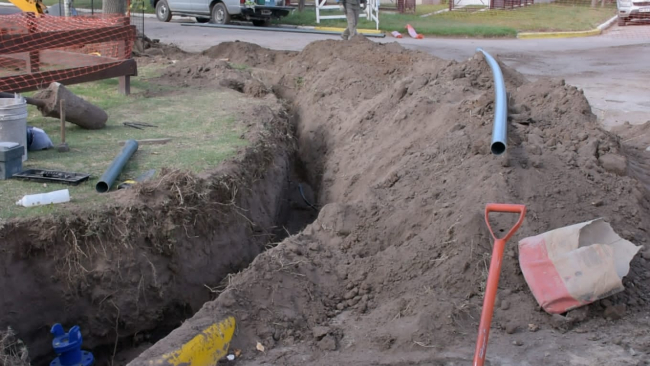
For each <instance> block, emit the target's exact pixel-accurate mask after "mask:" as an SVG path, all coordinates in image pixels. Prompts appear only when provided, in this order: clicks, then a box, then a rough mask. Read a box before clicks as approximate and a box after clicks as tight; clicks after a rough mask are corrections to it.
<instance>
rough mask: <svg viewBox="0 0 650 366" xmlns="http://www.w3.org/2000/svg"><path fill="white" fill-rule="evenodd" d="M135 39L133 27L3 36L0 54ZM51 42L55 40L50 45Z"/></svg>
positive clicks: (0, 40) (0, 41) (0, 43)
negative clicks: (127, 36)
mask: <svg viewBox="0 0 650 366" xmlns="http://www.w3.org/2000/svg"><path fill="white" fill-rule="evenodd" d="M127 33H128V34H131V38H133V37H135V25H121V26H111V27H103V28H89V29H75V30H69V31H55V32H39V33H33V34H21V35H15V36H14V35H5V36H3V37H2V38H1V39H0V54H5V53H18V52H32V51H41V50H44V49H47V48H63V47H72V46H83V45H85V44H88V43H101V42H108V41H119V40H123V39H124V40H125V38H126V37H124V36H123V34H127ZM52 40H56V42H55V43H52ZM46 45H47V46H46Z"/></svg>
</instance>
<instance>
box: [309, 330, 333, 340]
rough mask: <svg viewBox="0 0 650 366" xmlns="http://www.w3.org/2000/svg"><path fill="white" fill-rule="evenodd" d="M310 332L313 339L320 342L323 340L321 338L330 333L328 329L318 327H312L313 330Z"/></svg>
mask: <svg viewBox="0 0 650 366" xmlns="http://www.w3.org/2000/svg"><path fill="white" fill-rule="evenodd" d="M311 332H312V334H313V335H314V338H316V340H319V341H320V340H321V339H323V337H325V336H326V335H327V334H328V333H329V332H330V328H328V327H323V326H318V327H314V329H312V330H311Z"/></svg>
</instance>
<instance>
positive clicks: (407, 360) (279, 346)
mask: <svg viewBox="0 0 650 366" xmlns="http://www.w3.org/2000/svg"><path fill="white" fill-rule="evenodd" d="M224 58H227V59H229V62H236V63H244V64H247V65H248V66H250V67H251V68H253V69H265V70H266V72H263V73H259V74H258V75H257V76H258V77H259V81H260V82H262V83H263V84H264V85H265V87H266V88H267V89H269V90H272V91H273V92H274V93H275V94H276V95H278V96H280V97H282V98H284V99H285V100H287V101H288V102H289V103H290V104H291V106H292V114H293V118H294V120H295V122H296V127H297V137H298V150H299V155H300V157H301V159H302V160H303V161H304V163H305V167H306V170H307V176H308V177H309V180H310V182H311V183H312V186H314V187H315V189H316V192H317V197H318V198H319V200H318V205H319V206H320V207H322V209H321V211H320V214H319V216H318V219H317V220H316V221H315V222H314V223H313V224H311V225H309V226H308V227H307V228H306V229H305V230H304V231H302V232H301V233H299V234H297V235H293V236H291V237H289V238H287V239H285V240H284V241H283V242H282V243H280V244H279V245H278V246H276V247H274V248H273V249H271V250H268V251H266V252H264V253H262V254H261V255H259V256H258V257H257V258H256V259H255V261H254V262H253V263H252V264H251V266H250V267H249V268H247V269H246V270H245V271H243V272H241V273H240V274H238V275H236V276H234V277H232V278H231V281H230V285H229V286H228V287H227V289H226V290H225V291H224V292H223V293H222V294H221V295H220V296H219V297H218V298H217V299H216V300H215V301H212V302H209V303H207V304H205V305H204V306H203V308H202V309H201V310H200V311H199V312H198V313H197V314H196V315H195V316H194V317H193V318H192V319H190V320H188V321H186V322H185V323H183V325H182V326H181V327H179V328H178V329H176V330H175V331H174V332H172V333H171V334H170V335H169V336H168V337H166V338H165V339H163V340H161V341H160V342H158V343H156V344H155V345H154V346H153V347H152V348H150V349H149V350H148V351H146V352H144V353H143V354H142V355H141V356H140V357H139V358H137V359H136V360H134V361H133V362H132V363H131V365H144V364H146V362H147V360H151V359H152V357H155V356H158V355H161V354H163V353H166V352H169V351H170V350H171V349H175V348H176V347H177V346H178V345H180V344H182V343H183V342H186V341H187V340H189V339H190V338H192V337H193V336H194V335H196V334H197V332H199V331H200V329H202V328H203V327H205V326H207V325H208V324H211V323H212V322H214V321H215V320H216V319H220V318H222V317H223V316H226V315H233V316H235V318H236V319H237V322H238V323H237V324H238V332H237V333H236V335H235V337H234V339H233V341H232V344H231V346H232V347H234V348H237V349H241V350H244V352H243V354H242V357H241V358H240V360H239V362H240V363H242V362H243V364H261V363H270V364H310V365H326V364H327V365H329V364H355V365H371V364H372V365H376V364H383V365H406V364H435V365H458V364H468V360H470V359H471V355H472V354H473V349H474V342H475V339H476V338H475V337H476V331H477V327H478V321H479V317H480V309H481V305H482V293H483V291H484V288H485V281H486V278H487V267H488V265H489V259H490V254H491V240H490V235H489V232H488V231H487V227H486V225H485V222H484V219H483V210H484V208H485V205H486V204H487V203H492V202H498V203H520V204H525V205H526V206H527V208H528V214H527V217H526V220H525V222H524V224H523V226H522V227H521V229H520V230H519V231H518V232H517V234H516V236H515V237H514V238H513V240H511V242H510V243H509V244H508V246H507V253H506V257H505V260H504V264H503V269H502V273H501V282H500V289H499V293H498V300H497V306H496V308H495V314H494V320H493V323H492V333H491V338H490V346H489V349H488V359H489V360H491V362H492V364H493V365H494V364H503V365H524V364H540V363H539V362H543V363H544V364H549V365H554V364H561V363H562V364H567V365H569V364H576V365H577V364H581V365H582V364H594V365H595V364H609V365H614V364H616V365H636V364H644V363H643V362H645V361H644V360H642V357H639V355H641V354H648V353H649V352H650V334H649V333H648V329H649V328H648V318H647V314H648V311H650V295H649V294H650V282H649V281H648V279H650V264H648V259H650V251H648V250H647V249H643V250H642V252H641V254H639V255H637V256H636V257H635V258H634V260H633V261H632V264H631V270H630V273H629V275H628V276H627V277H626V278H625V280H624V284H625V286H626V290H625V291H624V292H622V293H619V294H616V295H614V296H611V297H610V298H608V299H606V300H603V301H599V302H597V303H594V304H592V305H589V306H586V307H584V308H581V309H579V310H575V311H572V312H570V313H569V314H565V315H566V316H561V315H557V316H550V315H548V314H546V313H544V312H543V311H541V310H540V308H539V306H538V305H537V303H536V302H535V299H534V298H533V296H532V294H531V292H530V290H529V289H528V287H527V284H526V282H525V280H524V277H523V275H522V274H521V270H520V268H519V265H518V253H517V245H516V241H517V240H519V239H522V238H524V237H527V236H532V235H537V234H540V233H542V232H545V231H548V230H551V229H555V228H559V227H563V226H566V225H570V224H575V223H579V222H583V221H587V220H592V219H595V218H598V217H603V218H605V220H606V221H607V222H609V223H610V224H611V225H612V226H613V228H614V229H615V231H616V232H617V233H618V234H620V235H621V236H622V237H624V238H626V239H628V240H630V241H632V242H633V243H635V244H637V245H639V244H644V243H647V239H648V228H650V215H649V214H650V211H649V210H650V201H649V195H648V191H647V189H646V188H647V184H648V182H647V180H646V181H640V180H639V179H643V178H641V177H640V176H639V175H638V174H630V172H631V169H630V166H633V165H635V164H637V165H638V164H647V153H644V152H642V151H640V150H639V149H638V148H636V147H634V146H627V145H624V144H622V143H621V140H620V138H619V137H617V136H616V135H615V134H613V133H609V132H607V131H604V130H603V129H601V128H600V127H599V125H598V123H597V121H596V117H595V116H594V114H593V113H592V111H591V108H590V106H589V103H588V101H587V100H586V98H585V97H584V95H583V93H582V91H581V90H579V89H577V88H575V87H573V86H570V85H566V84H565V83H564V81H563V80H559V79H545V78H540V79H539V80H537V81H535V82H530V81H528V80H526V78H524V77H523V76H522V75H520V74H519V73H517V72H516V71H515V70H512V69H510V68H508V67H506V66H504V65H503V64H502V65H501V67H502V70H503V71H504V75H505V79H506V85H507V89H508V91H509V92H510V95H511V97H510V101H509V105H510V125H509V136H508V153H507V154H506V156H502V157H496V156H494V155H491V154H490V151H489V144H490V139H491V129H492V118H493V108H494V102H493V95H494V91H493V81H492V74H491V70H490V68H489V66H488V65H487V63H486V62H485V60H484V59H483V57H482V56H481V55H478V54H477V55H475V56H474V57H472V58H470V59H469V60H467V61H465V62H454V61H446V60H442V59H438V58H435V57H432V56H430V55H426V54H423V53H420V52H414V51H408V50H405V49H403V48H402V47H401V46H399V45H397V44H385V45H382V44H376V43H373V42H370V41H367V40H366V39H365V38H363V37H358V38H356V39H355V40H353V41H351V42H341V41H320V42H314V43H312V44H310V45H308V46H307V47H306V48H305V49H304V50H303V51H302V52H300V53H297V54H288V53H285V52H282V53H280V52H276V51H270V50H266V49H262V48H259V47H257V46H253V45H247V44H244V43H226V44H221V45H219V46H218V47H216V48H213V49H211V50H209V51H206V52H204V54H203V55H195V56H191V57H189V58H187V59H185V60H180V61H179V65H177V66H178V67H179V68H182V67H188V68H195V67H196V66H198V63H200V62H205V64H206V65H213V64H214V62H215V61H214V60H218V59H224ZM269 60H271V61H269ZM210 67H211V68H212V66H210ZM219 72H223V74H219V75H228V73H230V72H232V70H231V69H228V68H226V67H224V68H219ZM240 76H241V77H242V78H243V79H244V80H246V79H247V78H252V77H253V76H254V73H253V72H248V73H246V72H244V73H243V74H240ZM215 78H216V79H215V80H217V79H219V78H220V77H219V76H218V75H217V74H216V73H215ZM225 78H228V76H225ZM186 80H187V85H188V86H192V85H193V83H196V85H202V86H205V84H204V82H205V81H204V80H201V79H200V78H198V79H191V78H188V79H186ZM192 80H196V81H192ZM515 219H516V218H513V217H510V216H496V217H495V219H494V220H492V224H493V226H494V227H496V228H500V230H499V231H503V230H507V229H508V228H509V227H510V225H511V224H512V223H513V222H514V220H515ZM569 331H571V332H570V333H567V334H565V335H562V333H565V332H569ZM603 333H604V334H607V336H606V338H603V335H600V334H603ZM257 342H260V343H261V344H262V345H263V346H264V347H265V351H264V352H259V351H257V350H256V345H257ZM630 350H632V351H630ZM541 360H543V361H541ZM576 360H579V361H576ZM576 362H577V363H576ZM580 362H582V363H580Z"/></svg>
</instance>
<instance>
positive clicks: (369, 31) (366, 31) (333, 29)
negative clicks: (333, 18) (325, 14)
mask: <svg viewBox="0 0 650 366" xmlns="http://www.w3.org/2000/svg"><path fill="white" fill-rule="evenodd" d="M313 29H315V30H320V31H326V32H343V31H344V30H345V28H336V27H313ZM357 32H358V33H361V34H381V33H384V32H382V31H380V30H376V29H357Z"/></svg>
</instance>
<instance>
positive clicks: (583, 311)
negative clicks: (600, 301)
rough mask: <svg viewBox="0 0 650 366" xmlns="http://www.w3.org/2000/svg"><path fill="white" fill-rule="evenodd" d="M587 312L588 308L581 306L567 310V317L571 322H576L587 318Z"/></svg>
mask: <svg viewBox="0 0 650 366" xmlns="http://www.w3.org/2000/svg"><path fill="white" fill-rule="evenodd" d="M588 314H589V309H588V308H587V307H585V306H583V307H580V308H577V309H573V310H571V311H569V313H568V314H567V318H569V319H571V321H572V322H574V323H577V322H582V321H584V320H585V319H587V315H588Z"/></svg>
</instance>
